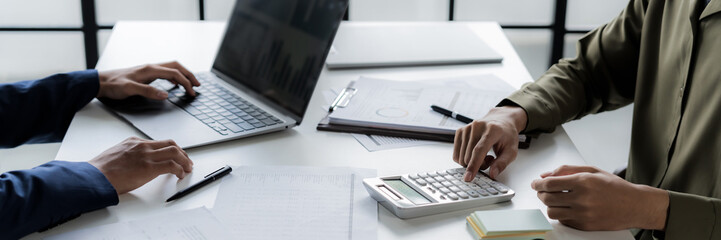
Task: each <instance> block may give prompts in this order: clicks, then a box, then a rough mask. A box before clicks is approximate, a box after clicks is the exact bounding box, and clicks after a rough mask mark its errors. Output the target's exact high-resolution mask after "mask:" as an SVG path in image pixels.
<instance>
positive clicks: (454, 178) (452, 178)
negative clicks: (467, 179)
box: [445, 175, 457, 181]
mask: <svg viewBox="0 0 721 240" xmlns="http://www.w3.org/2000/svg"><path fill="white" fill-rule="evenodd" d="M445 178H446V179H448V181H453V180H456V179H457V178H456V177H454V176H453V175H446V176H445Z"/></svg>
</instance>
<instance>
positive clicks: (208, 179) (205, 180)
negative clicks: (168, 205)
mask: <svg viewBox="0 0 721 240" xmlns="http://www.w3.org/2000/svg"><path fill="white" fill-rule="evenodd" d="M231 171H233V168H231V167H230V166H228V165H225V166H224V167H222V168H220V169H218V170H215V171H214V172H212V173H210V174H208V175H206V176H205V177H204V178H203V180H202V181H200V182H198V183H195V184H193V185H191V186H190V187H188V188H186V189H183V190H180V192H177V193H175V194H173V196H170V198H168V200H165V202H170V201H173V200H176V199H178V198H181V197H183V196H185V195H188V194H189V193H191V192H193V191H195V190H198V189H199V188H201V187H203V186H205V185H208V184H209V183H211V182H214V181H215V180H218V179H220V178H221V177H223V176H225V175H228V174H229V173H230V172H231Z"/></svg>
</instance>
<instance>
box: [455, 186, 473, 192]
mask: <svg viewBox="0 0 721 240" xmlns="http://www.w3.org/2000/svg"><path fill="white" fill-rule="evenodd" d="M458 188H460V189H461V190H463V191H468V190H471V187H469V186H466V185H458Z"/></svg>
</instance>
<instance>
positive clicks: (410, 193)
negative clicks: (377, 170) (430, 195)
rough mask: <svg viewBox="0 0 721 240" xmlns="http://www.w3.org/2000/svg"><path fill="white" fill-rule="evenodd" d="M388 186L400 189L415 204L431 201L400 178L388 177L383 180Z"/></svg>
mask: <svg viewBox="0 0 721 240" xmlns="http://www.w3.org/2000/svg"><path fill="white" fill-rule="evenodd" d="M383 182H385V183H386V184H388V186H391V187H392V188H393V189H395V190H396V191H398V192H399V193H400V194H403V196H404V197H406V198H407V199H408V200H410V201H411V202H413V203H415V204H426V203H431V201H430V200H428V199H427V198H426V197H424V196H423V195H421V194H420V193H418V192H417V191H416V190H414V189H413V188H411V187H410V186H408V184H406V183H404V182H403V181H401V180H400V179H393V180H390V179H386V180H383Z"/></svg>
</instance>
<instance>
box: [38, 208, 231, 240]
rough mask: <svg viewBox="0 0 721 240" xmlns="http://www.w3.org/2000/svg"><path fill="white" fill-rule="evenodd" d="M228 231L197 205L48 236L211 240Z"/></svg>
mask: <svg viewBox="0 0 721 240" xmlns="http://www.w3.org/2000/svg"><path fill="white" fill-rule="evenodd" d="M227 234H228V230H227V229H226V228H225V227H223V225H222V224H221V223H220V222H218V219H216V218H215V217H214V216H213V215H212V214H211V213H210V211H208V209H207V208H205V207H201V208H195V209H190V210H185V211H181V212H173V213H168V214H162V215H158V216H154V217H149V218H145V219H140V220H136V221H130V222H122V223H113V224H108V225H102V226H98V227H93V228H88V229H80V230H77V231H72V232H67V233H62V234H58V235H55V236H51V237H48V238H45V239H46V240H55V239H58V240H60V239H73V240H83V239H88V240H90V239H100V240H121V239H127V240H135V239H168V240H171V239H172V240H210V239H213V240H214V239H232V238H230V236H229V235H227Z"/></svg>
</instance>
